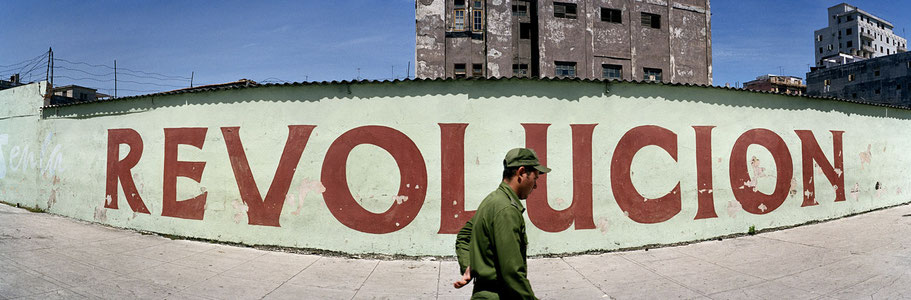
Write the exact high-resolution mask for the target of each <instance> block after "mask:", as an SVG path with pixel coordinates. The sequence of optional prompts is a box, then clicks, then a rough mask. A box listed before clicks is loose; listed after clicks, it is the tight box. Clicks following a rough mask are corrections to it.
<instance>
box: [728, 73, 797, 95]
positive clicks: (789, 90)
mask: <svg viewBox="0 0 911 300" xmlns="http://www.w3.org/2000/svg"><path fill="white" fill-rule="evenodd" d="M743 88H745V89H748V90H756V91H769V92H776V93H784V94H791V95H804V94H806V93H807V86H806V85H804V84H803V79H801V78H800V77H794V76H784V75H772V74H768V75H762V76H759V77H756V80H753V81H748V82H746V83H744V84H743Z"/></svg>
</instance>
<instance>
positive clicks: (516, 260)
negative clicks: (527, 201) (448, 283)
mask: <svg viewBox="0 0 911 300" xmlns="http://www.w3.org/2000/svg"><path fill="white" fill-rule="evenodd" d="M524 212H525V207H523V206H522V203H521V202H519V197H518V196H516V193H515V191H513V190H512V188H511V187H509V185H507V184H506V183H505V182H504V183H501V184H500V187H499V188H497V190H495V191H493V192H491V193H490V194H489V195H487V197H486V198H484V201H482V202H481V205H480V206H479V207H478V210H477V212H476V213H475V215H474V217H472V218H471V220H469V221H468V222H467V223H465V227H462V230H460V231H459V234H458V236H457V237H456V246H455V248H456V255H457V256H458V259H459V266H461V268H462V273H463V274H464V273H465V268H467V267H468V266H471V277H472V279H474V280H475V291H474V295H473V296H472V299H477V298H497V297H498V296H499V298H504V299H536V298H535V294H534V292H533V291H532V290H531V284H530V283H529V282H528V278H527V276H526V275H527V272H528V271H527V269H528V264H527V261H526V247H527V246H528V239H527V237H526V236H525V218H524V217H522V213H524Z"/></svg>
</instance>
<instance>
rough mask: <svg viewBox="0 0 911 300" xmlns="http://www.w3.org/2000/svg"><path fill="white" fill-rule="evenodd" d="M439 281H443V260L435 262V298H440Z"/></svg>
mask: <svg viewBox="0 0 911 300" xmlns="http://www.w3.org/2000/svg"><path fill="white" fill-rule="evenodd" d="M441 281H443V262H442V261H441V262H438V263H437V293H436V295H435V296H436V299H437V300H439V299H440V282H441Z"/></svg>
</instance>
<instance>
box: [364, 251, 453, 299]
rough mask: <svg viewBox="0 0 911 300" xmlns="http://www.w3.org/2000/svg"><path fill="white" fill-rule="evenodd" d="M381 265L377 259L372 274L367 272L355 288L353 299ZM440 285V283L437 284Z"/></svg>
mask: <svg viewBox="0 0 911 300" xmlns="http://www.w3.org/2000/svg"><path fill="white" fill-rule="evenodd" d="M379 265H380V261H379V260H378V261H376V264H375V265H373V269H372V270H370V274H367V277H365V278H364V281H362V282H361V285H359V286H358V287H357V290H354V296H351V299H352V300H354V299H355V298H357V294H358V293H360V292H361V288H363V287H364V284H365V283H367V280H369V279H370V276H373V272H374V271H376V267H377V266H379ZM437 285H439V284H437Z"/></svg>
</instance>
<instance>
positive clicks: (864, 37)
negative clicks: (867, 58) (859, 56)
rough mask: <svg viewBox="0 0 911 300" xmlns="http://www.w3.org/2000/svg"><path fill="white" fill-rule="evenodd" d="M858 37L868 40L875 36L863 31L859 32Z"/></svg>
mask: <svg viewBox="0 0 911 300" xmlns="http://www.w3.org/2000/svg"><path fill="white" fill-rule="evenodd" d="M860 38H862V39H866V40H869V41H873V40H876V37H874V36H873V34H871V33H867V32H863V31H861V32H860Z"/></svg>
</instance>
